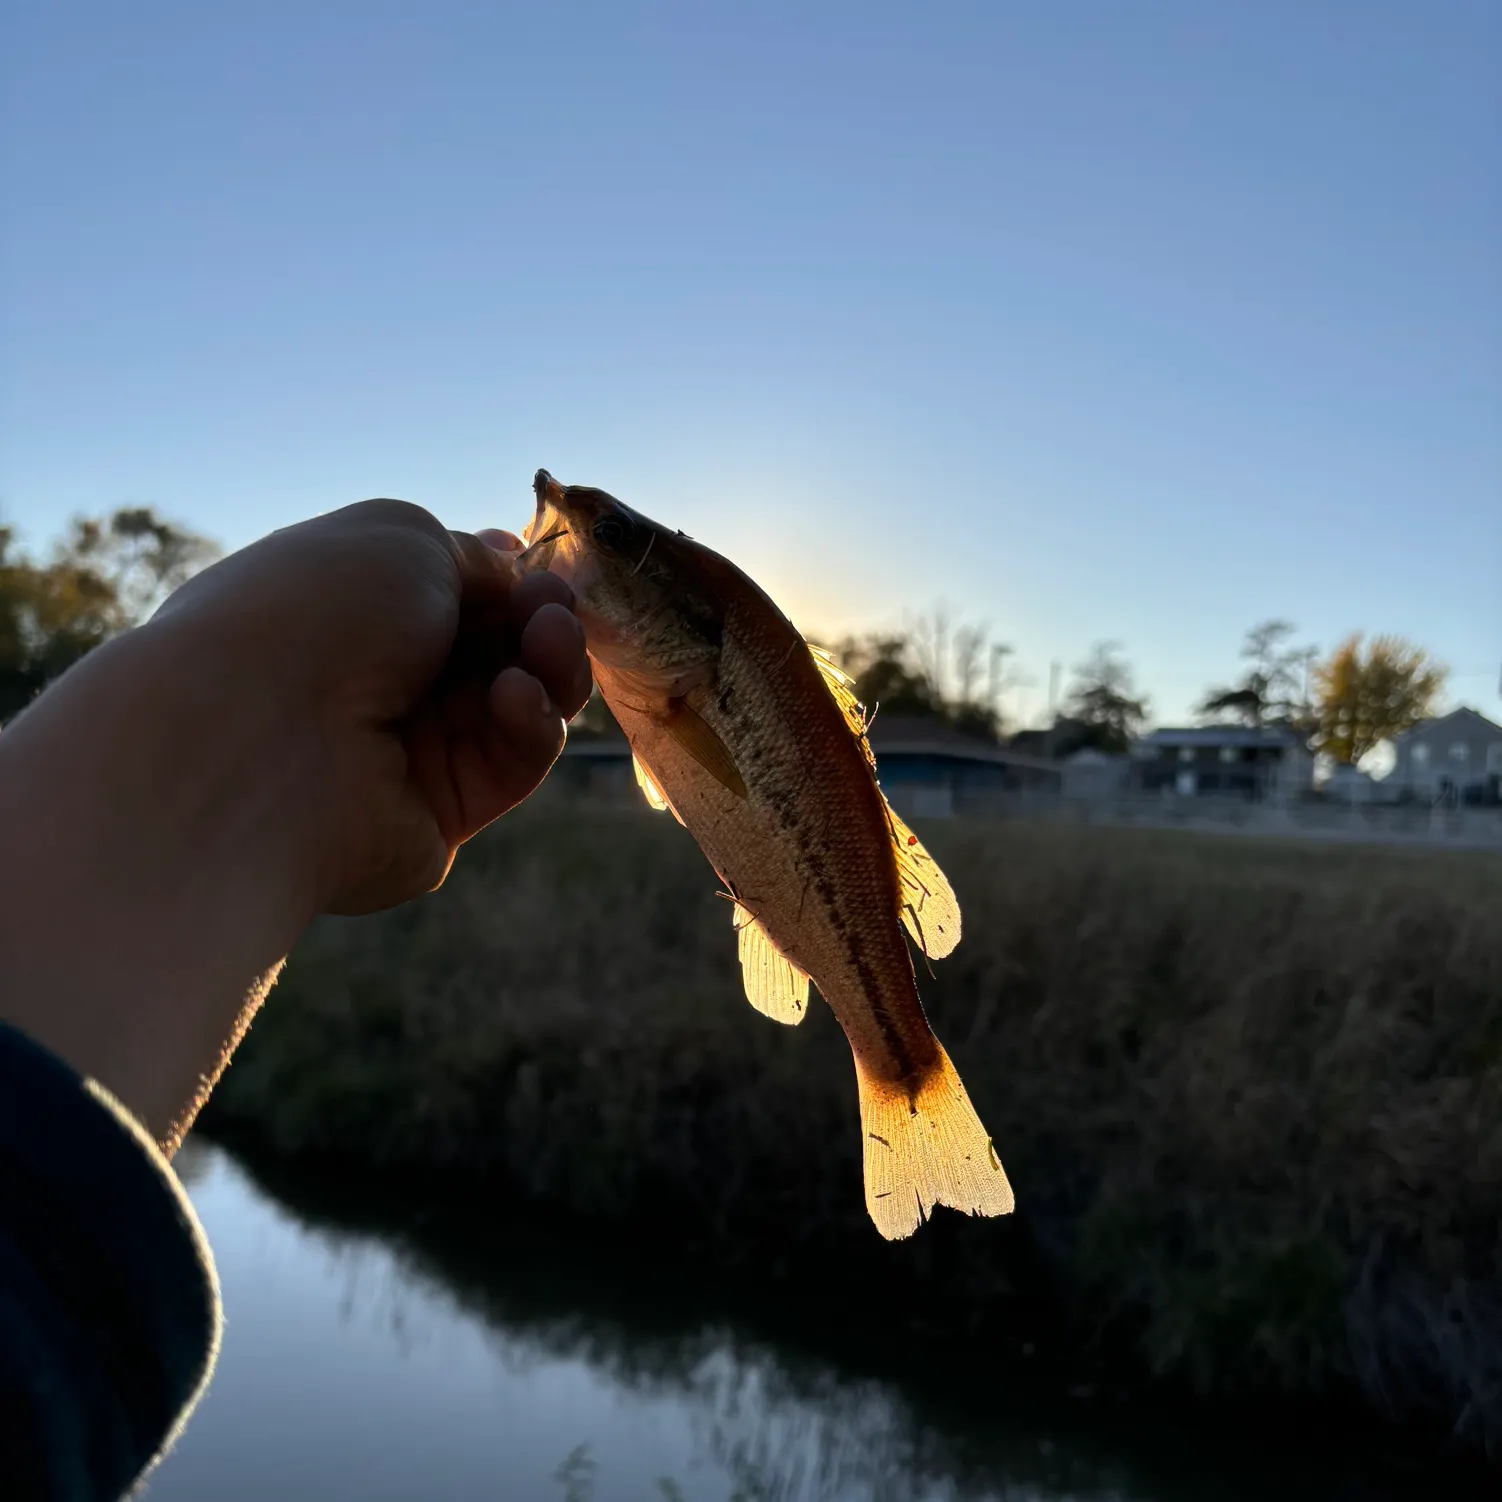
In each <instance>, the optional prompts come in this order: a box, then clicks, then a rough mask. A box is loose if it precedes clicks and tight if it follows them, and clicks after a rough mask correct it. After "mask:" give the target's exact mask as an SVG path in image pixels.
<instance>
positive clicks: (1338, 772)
mask: <svg viewBox="0 0 1502 1502" xmlns="http://www.w3.org/2000/svg"><path fill="white" fill-rule="evenodd" d="M1320 792H1321V793H1323V794H1324V795H1325V797H1326V798H1328V799H1330V800H1331V801H1332V802H1337V803H1380V802H1381V801H1383V798H1384V796H1385V794H1384V788H1383V785H1382V784H1381V783H1380V782H1378V781H1377V780H1376V779H1375V778H1374V777H1372V776H1371V775H1370V774H1368V773H1366V772H1363V771H1362V770H1361V768H1360V767H1353V766H1351V765H1350V764H1349V763H1347V762H1337V763H1336V765H1335V766H1333V767H1332V768H1331V769H1330V775H1329V776H1328V777H1326V778H1325V780H1324V782H1323V783H1321V785H1320Z"/></svg>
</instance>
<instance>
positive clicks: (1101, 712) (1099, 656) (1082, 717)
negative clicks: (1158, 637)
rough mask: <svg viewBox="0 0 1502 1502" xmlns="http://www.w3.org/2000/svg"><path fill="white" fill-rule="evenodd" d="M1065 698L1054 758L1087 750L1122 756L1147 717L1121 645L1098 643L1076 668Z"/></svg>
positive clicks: (1144, 701) (1105, 642) (1116, 643)
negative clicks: (1063, 714)
mask: <svg viewBox="0 0 1502 1502" xmlns="http://www.w3.org/2000/svg"><path fill="white" fill-rule="evenodd" d="M1074 674H1075V677H1074V682H1073V683H1072V684H1071V685H1070V688H1069V693H1068V696H1067V698H1066V699H1065V708H1066V710H1067V711H1068V713H1067V715H1066V716H1061V717H1060V718H1059V720H1058V721H1057V722H1056V725H1055V729H1056V730H1059V731H1060V732H1061V733H1060V735H1059V736H1058V737H1057V739H1056V743H1055V746H1054V754H1055V755H1056V756H1067V755H1069V753H1070V752H1072V751H1078V750H1082V749H1085V748H1087V747H1089V748H1093V749H1095V750H1097V751H1109V752H1113V753H1116V754H1121V753H1123V752H1125V751H1126V750H1127V748H1128V747H1129V746H1130V745H1131V741H1132V736H1133V735H1134V734H1135V733H1136V731H1137V729H1138V727H1139V726H1141V725H1142V723H1143V722H1144V721H1145V720H1146V719H1147V701H1146V700H1145V699H1139V698H1138V697H1137V689H1136V684H1135V681H1134V679H1133V675H1132V669H1131V665H1130V664H1129V663H1128V662H1127V661H1126V659H1125V658H1124V657H1123V656H1122V654H1121V644H1120V643H1119V642H1112V641H1104V642H1097V643H1096V644H1095V646H1094V648H1093V649H1092V650H1091V653H1090V656H1089V657H1088V658H1087V659H1086V660H1085V661H1084V662H1082V663H1081V664H1080V665H1079V666H1078V667H1076V668H1075V670H1074Z"/></svg>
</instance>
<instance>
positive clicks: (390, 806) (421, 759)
mask: <svg viewBox="0 0 1502 1502" xmlns="http://www.w3.org/2000/svg"><path fill="white" fill-rule="evenodd" d="M520 547H521V544H520V543H519V542H518V541H517V539H516V538H515V537H513V536H512V535H511V534H509V533H505V532H487V533H483V534H481V535H480V536H478V537H477V536H471V535H469V534H467V533H461V532H449V531H447V530H446V529H445V528H443V527H442V526H441V525H440V524H439V523H438V522H437V520H436V519H435V518H433V517H432V516H431V515H429V514H428V513H427V512H426V511H424V510H422V509H421V508H420V507H417V506H412V505H409V504H407V503H406V502H403V501H388V500H380V501H365V502H362V503H360V504H358V505H354V506H347V507H345V508H344V509H343V510H340V511H335V512H332V513H330V514H328V515H326V516H321V517H318V518H315V519H314V520H312V521H308V522H303V523H301V524H299V525H297V526H294V527H289V528H287V529H285V530H283V531H280V532H275V533H273V534H272V535H271V536H269V537H267V538H264V539H263V540H262V541H260V542H258V543H256V544H254V545H253V546H251V547H249V548H246V549H244V550H243V551H242V552H239V553H236V554H234V555H232V556H231V557H229V558H226V559H225V560H223V561H222V562H220V563H218V564H215V565H214V566H213V567H212V568H210V569H207V570H205V571H204V572H203V573H202V574H199V575H198V576H197V577H196V578H194V579H193V580H191V581H190V582H189V583H188V584H187V585H185V586H184V587H183V588H182V589H180V590H178V591H177V593H176V594H174V595H173V596H172V598H171V599H170V600H168V601H167V603H166V604H165V605H164V606H163V608H162V609H161V611H159V612H158V614H157V616H156V617H155V618H154V620H153V623H152V624H153V627H157V626H159V625H160V626H161V627H165V628H175V629H178V630H182V629H189V630H191V631H192V632H193V633H194V635H195V637H196V639H197V640H198V641H199V642H200V644H201V645H202V647H203V648H204V650H205V652H206V653H208V652H212V653H213V655H214V657H215V658H216V659H218V660H219V661H220V662H221V663H222V664H223V665H224V666H228V665H230V664H233V665H234V679H233V681H234V683H235V686H236V689H237V690H238V691H240V692H243V693H249V694H251V695H253V696H255V697H256V698H258V699H260V700H261V701H262V702H264V703H265V704H267V705H268V706H275V707H276V710H277V713H278V716H279V720H280V723H281V724H282V725H283V726H284V727H285V734H286V735H287V736H288V737H291V738H297V737H302V738H304V739H305V740H306V742H307V744H306V745H304V746H301V747H295V746H294V747H292V748H289V749H291V750H292V752H293V754H294V756H296V757H297V759H298V760H299V762H300V763H301V764H303V765H304V766H305V767H306V768H307V769H308V772H309V777H308V781H307V786H306V794H307V807H306V810H305V813H304V814H303V816H302V817H304V818H305V819H306V821H307V827H308V828H309V829H310V830H316V831H317V838H316V842H315V844H314V846H313V848H312V850H311V851H310V859H311V860H312V861H313V862H315V864H316V871H317V899H316V900H317V903H318V906H319V908H320V909H322V910H326V911H332V912H339V913H354V912H368V911H371V910H372V909H375V908H379V907H386V906H390V905H392V904H394V903H397V902H401V901H403V900H404V899H406V898H408V897H412V896H415V895H417V894H418V893H420V892H424V891H428V890H431V889H432V888H433V887H435V886H437V885H438V884H439V883H440V882H441V881H442V879H443V877H444V875H445V874H446V873H447V871H448V869H449V866H450V864H451V863H452V861H453V857H454V852H455V851H456V850H457V848H458V846H459V845H460V844H462V843H463V842H464V841H465V840H467V839H469V838H470V836H472V835H473V834H475V833H476V832H477V831H478V830H480V829H481V828H483V827H484V826H485V825H486V824H488V823H490V822H491V820H493V819H495V818H496V817H497V816H498V815H500V814H502V813H505V812H506V810H508V809H509V808H512V807H513V806H514V805H516V804H517V803H519V802H520V801H521V800H522V799H523V798H525V797H526V796H527V794H529V793H530V792H532V791H533V789H534V788H536V787H537V785H538V784H539V783H540V782H541V780H542V778H543V776H544V775H545V773H546V772H547V770H548V768H549V767H550V766H551V765H552V763H553V761H554V760H555V759H556V757H557V755H558V753H559V751H560V750H561V749H562V746H563V741H564V722H565V720H568V719H572V718H573V716H574V715H576V714H577V713H578V712H579V710H580V709H581V708H582V707H583V705H584V702H585V700H586V699H587V698H588V697H589V692H590V675H589V662H588V659H587V657H586V656H585V653H584V632H583V630H582V629H581V627H580V626H579V623H578V621H577V620H576V619H575V617H574V615H573V613H572V610H573V595H572V592H571V591H570V590H569V588H568V586H567V585H566V584H564V583H562V582H561V581H560V580H558V579H556V578H553V577H552V576H551V575H548V574H542V573H539V574H531V575H527V576H525V577H523V578H520V579H515V578H514V577H513V572H512V567H511V558H512V557H513V556H515V554H516V553H517V552H518V551H519V549H520Z"/></svg>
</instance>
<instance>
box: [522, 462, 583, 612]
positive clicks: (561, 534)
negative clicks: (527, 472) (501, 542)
mask: <svg viewBox="0 0 1502 1502" xmlns="http://www.w3.org/2000/svg"><path fill="white" fill-rule="evenodd" d="M532 493H533V495H534V496H536V498H537V506H536V510H535V511H534V512H533V515H532V520H531V521H529V522H528V523H527V525H526V526H525V527H524V528H523V529H522V541H523V542H524V543H525V544H526V547H525V548H524V549H523V551H522V552H521V553H519V554H518V555H517V558H516V562H515V564H514V567H515V569H516V571H517V572H518V573H521V574H525V573H552V574H557V575H558V577H559V578H560V579H562V580H563V581H564V582H565V583H566V584H572V583H573V582H574V576H575V574H576V572H577V570H578V567H579V564H580V561H581V550H580V548H579V546H578V538H577V537H576V536H575V535H574V528H573V525H572V523H573V520H574V519H575V514H576V512H577V510H578V508H577V507H576V506H573V505H571V504H570V502H569V495H568V488H567V487H566V486H564V485H560V484H559V483H558V481H557V480H555V479H554V478H553V477H552V475H550V474H549V473H548V472H547V470H545V469H540V470H538V471H537V473H536V474H535V475H534V476H533V477H532Z"/></svg>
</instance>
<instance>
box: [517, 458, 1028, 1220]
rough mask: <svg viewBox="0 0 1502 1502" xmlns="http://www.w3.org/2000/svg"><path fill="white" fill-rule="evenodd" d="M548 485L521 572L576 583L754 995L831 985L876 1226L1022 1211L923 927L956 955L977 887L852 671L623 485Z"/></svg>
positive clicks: (611, 675) (794, 1005)
mask: <svg viewBox="0 0 1502 1502" xmlns="http://www.w3.org/2000/svg"><path fill="white" fill-rule="evenodd" d="M536 489H537V513H536V515H535V517H534V519H533V522H532V524H531V525H530V526H529V527H528V529H527V539H528V547H527V549H526V551H525V553H523V554H522V555H521V558H520V559H519V561H518V567H519V568H522V569H526V568H544V567H545V568H548V569H550V570H551V571H553V572H555V573H557V574H559V575H560V577H563V578H565V579H567V580H568V582H569V583H570V585H571V587H572V588H573V591H574V597H575V602H576V609H577V613H578V616H579V620H580V622H581V623H582V624H583V626H584V631H585V638H586V645H587V648H588V651H589V655H590V660H591V665H592V667H593V670H594V675H595V682H596V684H597V686H598V688H599V690H600V694H601V697H602V698H603V699H604V700H605V702H606V704H607V705H608V706H609V708H610V710H611V712H612V713H613V714H614V716H615V718H616V719H617V721H618V722H619V723H620V726H621V729H622V730H623V731H624V732H625V735H626V739H627V741H628V742H629V744H630V746H631V750H632V754H633V756H634V758H635V760H636V763H637V768H638V777H639V779H640V780H641V781H642V784H643V787H644V789H645V790H646V791H647V794H648V796H649V798H651V799H652V801H653V802H654V803H655V804H656V805H657V806H659V807H664V806H666V807H670V808H671V809H672V811H673V813H674V814H675V815H676V816H677V818H678V819H679V821H680V822H681V823H682V824H683V825H684V826H685V827H686V828H687V829H688V831H689V832H690V834H692V835H693V837H694V838H695V840H696V841H697V842H698V844H699V847H700V849H701V850H703V852H704V854H705V856H706V857H707V858H708V860H709V862H710V864H711V865H712V866H713V867H714V869H715V871H716V873H717V874H718V875H719V877H720V879H721V880H722V881H723V882H724V883H725V885H726V887H727V889H728V891H729V893H730V895H731V896H732V897H733V898H734V899H735V902H736V919H737V924H738V925H739V926H740V929H741V932H740V936H739V940H738V942H739V944H740V949H741V963H742V971H743V977H744V980H745V985H746V994H747V996H748V998H749V999H750V1000H751V1001H752V1002H753V1004H754V1005H756V1006H757V1007H758V1008H760V1009H761V1010H762V1011H764V1012H766V1013H767V1014H768V1015H769V1016H772V1017H775V1018H776V1019H777V1020H779V1021H784V1022H797V1021H800V1020H801V1018H802V1016H803V1015H804V1011H803V1003H804V1002H805V1001H806V998H807V986H808V981H809V980H812V982H813V984H814V985H815V986H816V987H817V988H818V991H819V994H820V995H821V996H822V997H823V998H824V1000H825V1002H826V1003H827V1004H828V1005H829V1007H830V1009H831V1010H832V1011H833V1012H834V1014H835V1017H836V1018H837V1019H838V1021H839V1023H840V1025H841V1027H842V1028H843V1029H844V1031H845V1035H846V1037H847V1038H848V1040H849V1042H850V1046H851V1050H852V1053H853V1055H854V1059H855V1066H856V1078H857V1082H858V1085H859V1090H860V1111H861V1124H862V1131H863V1144H862V1148H863V1164H864V1176H865V1187H866V1207H867V1210H868V1211H869V1213H870V1215H871V1218H872V1220H873V1221H874V1222H875V1224H876V1226H877V1229H878V1230H880V1231H881V1233H882V1234H883V1235H884V1236H887V1237H902V1236H906V1235H909V1234H911V1232H912V1231H913V1230H915V1229H916V1228H917V1226H918V1225H920V1224H921V1223H922V1222H923V1221H924V1220H925V1219H926V1218H927V1217H928V1214H929V1213H930V1211H931V1210H932V1208H933V1207H934V1205H936V1204H945V1205H950V1206H953V1207H954V1208H956V1209H959V1210H963V1211H966V1212H968V1213H970V1214H977V1215H1002V1214H1006V1213H1007V1212H1009V1211H1010V1210H1011V1208H1012V1191H1011V1186H1010V1185H1009V1183H1008V1182H1007V1177H1006V1174H1005V1172H1004V1171H1003V1170H1002V1167H1001V1163H1000V1160H999V1159H998V1157H997V1155H996V1151H995V1148H994V1147H993V1146H992V1144H991V1140H990V1138H989V1137H988V1136H987V1135H986V1132H985V1129H984V1127H982V1125H981V1123H980V1119H979V1117H978V1116H977V1115H976V1112H975V1109H974V1107H973V1106H972V1105H971V1103H970V1100H969V1097H968V1096H967V1095H966V1093H965V1089H964V1086H963V1085H962V1084H961V1083H960V1079H959V1075H958V1074H957V1073H956V1072H955V1069H954V1066H953V1064H952V1063H951V1062H950V1060H949V1057H948V1055H947V1054H946V1053H945V1052H944V1049H943V1047H942V1046H941V1045H940V1043H939V1041H938V1039H937V1038H936V1037H935V1036H934V1034H933V1031H932V1029H931V1028H930V1027H929V1024H928V1019H927V1017H926V1016H925V1015H924V1012H923V1006H922V1003H921V1001H920V1000H919V997H918V989H917V983H916V978H915V973H914V968H913V961H912V955H911V952H910V950H909V947H908V942H907V940H906V939H905V938H904V937H903V932H902V929H903V926H904V925H906V927H907V928H908V929H909V931H910V932H911V933H912V934H913V935H914V937H915V938H918V939H919V940H920V941H921V942H922V943H923V945H924V948H925V950H926V951H928V952H929V953H932V954H935V955H943V954H947V953H948V952H949V951H950V950H951V949H952V948H953V947H954V945H955V944H956V943H958V941H959V907H958V903H957V902H956V901H955V899H954V895H953V892H952V891H951V890H950V888H949V884H948V882H947V881H945V879H944V877H943V874H942V872H940V871H939V869H938V867H937V865H936V864H935V863H934V862H933V860H932V857H930V856H929V855H928V853H927V851H926V850H924V849H923V848H922V846H921V844H920V842H919V841H918V838H917V836H916V835H914V834H912V832H911V831H910V830H908V829H907V827H906V825H904V824H903V823H902V821H901V820H900V819H899V818H898V817H897V815H896V814H895V813H894V812H893V811H892V810H891V808H890V807H889V805H888V804H887V802H886V799H885V797H884V796H883V794H882V792H881V789H880V786H879V785H878V783H877V780H876V771H875V762H874V759H873V758H872V756H871V752H870V747H869V745H868V744H867V742H866V739H865V733H864V720H863V718H862V714H861V711H860V709H859V706H858V705H856V704H855V700H854V697H853V695H852V694H850V692H849V683H848V680H846V679H844V678H843V676H842V675H840V674H839V673H838V670H837V669H835V668H834V667H833V666H832V664H831V663H830V662H829V661H828V660H827V658H826V657H824V656H822V655H818V654H816V653H815V652H814V651H813V650H811V649H810V648H809V646H808V644H807V643H806V642H805V641H804V640H803V638H802V637H801V636H800V635H799V634H798V632H797V631H796V629H795V628H794V627H793V626H792V624H791V623H790V622H789V621H788V620H787V618H786V617H785V616H784V615H783V614H782V612H781V611H780V610H778V608H777V607H776V605H775V604H773V602H772V600H771V599H770V597H769V596H768V595H767V594H766V593H765V592H764V591H763V590H762V589H761V588H760V586H758V585H757V584H756V583H755V582H754V581H752V580H751V579H749V578H748V577H747V576H746V575H745V574H744V573H743V572H742V571H741V570H740V569H738V568H736V566H735V565H734V564H733V563H731V562H730V561H729V560H728V559H726V558H723V557H722V556H721V555H720V554H718V553H715V552H713V551H712V550H711V549H709V548H706V547H704V546H703V545H702V544H700V543H697V542H694V541H693V540H692V539H691V538H687V537H685V536H684V535H683V534H682V533H673V532H671V531H669V530H668V529H667V528H665V527H663V526H661V525H660V524H658V523H656V522H653V521H651V520H649V519H648V518H647V517H644V516H642V515H640V514H639V513H637V512H635V511H633V510H632V509H631V508H630V507H628V506H626V505H624V504H623V503H622V502H620V501H618V500H616V498H615V497H613V496H611V495H608V494H607V493H606V492H604V491H600V490H595V489H592V488H590V487H586V486H569V487H567V488H565V487H563V486H561V485H559V484H558V482H557V481H555V480H553V479H552V477H551V476H550V475H548V474H547V473H546V471H539V473H538V477H537V482H536Z"/></svg>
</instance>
